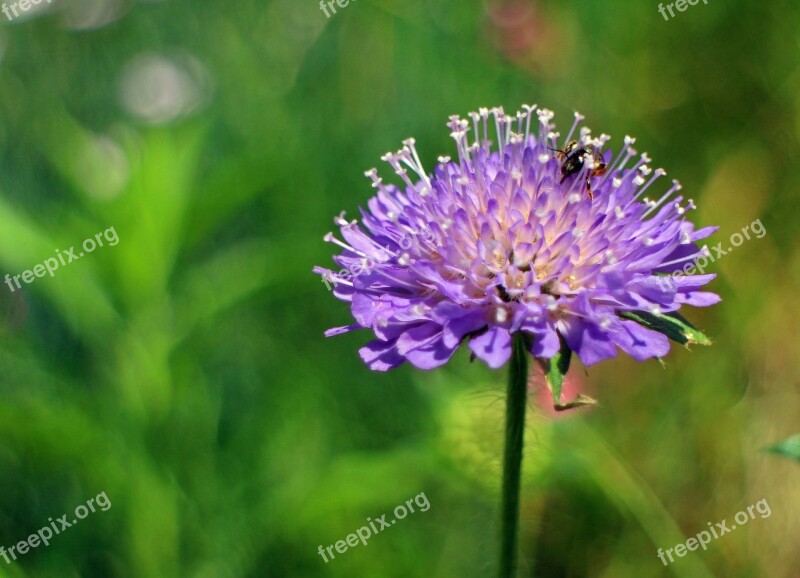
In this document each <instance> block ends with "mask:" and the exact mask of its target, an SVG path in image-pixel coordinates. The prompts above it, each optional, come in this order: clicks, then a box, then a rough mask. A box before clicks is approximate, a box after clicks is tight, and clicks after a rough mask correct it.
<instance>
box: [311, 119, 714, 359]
mask: <svg viewBox="0 0 800 578" xmlns="http://www.w3.org/2000/svg"><path fill="white" fill-rule="evenodd" d="M553 116H554V115H553V113H552V112H551V111H549V110H547V109H538V108H537V107H536V106H525V107H523V110H522V111H519V112H517V113H516V114H515V115H508V114H506V113H504V112H503V110H502V109H501V108H495V109H492V110H491V111H490V110H488V109H480V111H479V112H477V113H470V114H469V117H470V118H469V120H466V119H461V118H458V117H451V119H450V122H449V125H448V126H449V127H450V130H451V136H452V137H453V139H455V142H456V146H457V150H458V157H457V159H454V160H451V159H450V158H448V157H440V158H439V164H438V165H437V166H436V168H435V170H434V172H433V174H430V175H429V174H427V173H426V172H425V170H424V169H423V167H422V163H421V162H420V158H419V156H418V154H417V151H416V148H415V143H414V140H413V139H408V140H406V141H404V143H403V144H404V147H403V148H402V149H401V150H400V151H398V152H396V153H389V154H387V155H385V156H384V157H383V160H384V161H386V162H387V163H388V164H389V165H391V167H392V168H393V169H394V172H395V173H397V175H399V177H400V178H401V179H402V181H403V183H404V185H403V186H402V187H397V186H394V185H392V184H387V183H384V182H383V180H382V179H381V178H380V177H379V176H378V172H377V170H376V169H372V170H370V171H367V173H366V175H367V176H368V177H369V178H370V179H371V180H372V186H373V187H374V188H375V189H377V194H376V195H375V196H374V197H372V198H371V199H370V200H369V201H368V203H367V207H368V210H364V209H362V211H361V213H362V222H361V226H359V224H358V223H357V221H355V220H353V221H348V220H346V219H345V218H344V213H342V215H340V216H339V217H337V218H336V219H335V223H336V224H337V225H338V226H339V227H340V230H341V236H342V238H343V240H340V239H338V238H336V237H335V236H334V235H333V234H331V233H329V234H328V235H326V237H325V240H326V241H329V242H332V243H335V244H336V245H338V246H339V247H341V249H342V251H341V252H340V253H339V254H338V255H336V256H335V257H334V261H335V262H336V263H337V265H338V266H339V267H341V268H342V271H341V272H340V273H334V272H333V271H331V270H328V269H325V268H321V267H316V268H315V272H316V273H318V274H320V275H322V276H323V280H324V281H325V282H326V283H327V284H329V285H330V284H333V291H334V294H335V295H336V297H338V298H339V299H341V300H343V301H348V302H350V304H351V312H352V315H353V317H354V319H355V323H354V324H352V325H348V326H345V327H338V328H335V329H331V330H329V331H328V332H327V333H326V335H335V334H339V333H343V332H346V331H351V330H355V329H368V330H370V331H372V332H373V333H374V334H375V339H374V340H373V341H371V342H370V343H369V344H367V345H366V346H365V347H363V348H362V349H361V350H360V354H361V357H362V359H363V360H364V361H365V362H366V363H367V365H368V366H369V367H370V368H372V369H375V370H381V371H386V370H388V369H391V368H394V367H396V366H398V365H400V364H401V363H403V362H404V361H409V362H410V363H411V364H412V365H414V366H416V367H419V368H422V369H431V368H434V367H437V366H439V365H442V364H444V363H445V362H447V361H448V360H449V359H450V357H451V356H452V355H453V353H454V352H455V351H456V349H457V348H458V347H459V345H460V344H461V343H462V342H464V341H466V342H468V345H469V348H470V349H471V350H472V353H473V354H474V355H475V356H477V357H479V358H480V359H482V360H483V361H485V362H486V363H487V364H488V365H489V366H490V367H493V368H497V367H500V366H502V365H503V364H504V363H505V362H506V361H508V359H509V357H510V356H511V351H512V348H511V342H512V335H513V334H515V333H517V332H522V333H523V334H524V335H525V337H526V339H525V342H526V343H527V345H528V348H529V350H530V352H531V354H532V355H533V356H535V357H536V358H538V359H540V360H547V359H550V358H552V357H554V356H556V355H557V354H558V353H559V351H563V350H564V348H568V350H570V351H574V352H575V353H576V354H577V355H578V357H579V358H580V360H581V361H582V362H583V363H584V364H585V365H590V364H593V363H596V362H598V361H601V360H603V359H606V358H610V357H614V356H615V355H616V352H617V349H618V348H619V349H621V350H622V351H624V352H625V353H627V354H628V355H630V356H632V357H633V358H635V359H637V360H643V359H646V358H650V357H662V356H664V355H666V353H667V352H668V350H669V341H668V339H667V337H666V335H668V334H669V331H665V330H664V327H662V326H661V325H663V324H659V320H673V319H674V317H673V316H675V312H676V311H677V310H678V309H679V308H680V307H681V305H694V306H706V305H712V304H714V303H716V302H717V301H719V298H718V297H717V296H716V295H714V294H713V293H707V292H703V291H698V289H699V288H701V287H702V286H703V285H705V284H706V283H708V282H709V281H711V280H712V279H713V278H714V275H688V276H675V277H671V276H665V275H668V274H669V273H672V272H673V271H675V270H680V269H681V268H682V267H683V266H684V265H685V264H687V263H688V264H691V263H692V261H693V259H695V258H697V257H699V256H701V255H703V254H705V252H706V251H707V249H706V248H705V247H703V248H700V247H698V245H697V244H696V242H697V241H699V240H701V239H704V238H705V237H707V236H709V235H710V234H712V233H713V232H714V231H715V230H716V228H715V227H708V228H704V229H700V230H695V228H694V225H693V224H692V223H691V222H689V221H688V220H686V213H687V212H688V211H689V210H691V209H693V208H694V204H693V203H692V201H691V199H690V200H688V201H684V200H683V197H682V196H675V195H676V194H677V193H678V191H680V189H681V187H680V184H679V183H678V182H677V181H673V183H672V186H670V187H668V188H666V187H661V192H660V193H657V192H656V191H658V190H659V186H658V184H656V183H657V182H658V181H659V179H660V178H661V177H663V176H664V175H665V174H666V173H665V171H664V170H662V169H656V170H652V169H651V168H650V166H649V163H650V159H649V158H648V157H647V155H646V154H642V155H638V154H637V152H636V151H635V150H634V149H633V148H632V145H633V144H634V139H632V138H629V137H625V139H624V145H623V146H622V148H621V150H620V151H619V153H618V154H617V155H616V157H615V158H612V154H611V151H605V152H603V148H604V146H605V145H606V143H607V141H608V140H609V139H610V137H609V136H607V135H600V136H599V137H597V138H594V137H593V136H592V134H591V131H590V130H589V129H588V128H586V127H581V128H579V125H580V123H581V121H582V120H583V117H582V116H580V115H579V114H577V113H576V114H575V121H574V123H573V125H572V128H571V129H570V131H569V133H568V134H567V136H566V137H565V138H564V139H562V140H561V141H560V143H559V136H560V135H559V133H557V132H554V131H555V125H554V124H553V123H552V120H553ZM576 131H577V132H576ZM573 135H574V136H573ZM571 139H572V140H575V141H577V144H576V145H574V146H572V147H568V145H567V143H569V142H570V141H571ZM493 140H494V141H495V143H494V144H493V142H492V141H493ZM565 151H571V152H570V153H569V154H565ZM568 162H569V163H571V164H570V167H569V170H567V167H566V166H565V165H566V164H567V163H568ZM601 166H604V167H605V169H606V170H605V172H603V171H599V170H596V169H597V168H598V167H601ZM593 169H594V170H593ZM601 173H602V174H601ZM665 188H666V190H664V189H665ZM590 192H591V195H590V194H589V193H590ZM651 195H652V197H651ZM665 281H666V282H665ZM675 317H677V316H675ZM681 319H682V318H681Z"/></svg>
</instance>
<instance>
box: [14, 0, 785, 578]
mask: <svg viewBox="0 0 800 578" xmlns="http://www.w3.org/2000/svg"><path fill="white" fill-rule="evenodd" d="M24 16H25V17H24V18H23V17H20V18H19V19H16V20H14V21H13V22H8V21H7V20H6V19H5V17H3V16H0V22H2V24H0V264H2V266H3V271H2V274H3V275H5V274H6V273H9V274H11V275H12V276H13V275H16V274H19V273H22V272H23V271H24V270H26V269H30V268H32V267H33V266H34V265H35V264H37V263H41V262H42V261H43V260H44V259H46V258H48V257H52V256H53V255H54V254H55V250H56V249H62V250H63V249H64V248H66V247H69V246H73V245H75V246H77V245H79V244H80V243H81V242H82V241H83V239H85V238H87V237H93V236H94V235H95V234H96V233H97V232H101V231H103V230H105V229H107V228H108V227H111V226H113V227H115V230H116V231H117V233H118V234H119V238H120V242H119V244H118V245H116V246H114V247H108V246H107V247H104V248H102V249H98V250H97V251H96V252H95V253H93V254H92V255H91V256H87V257H84V258H82V259H81V260H79V261H77V262H75V263H72V264H70V265H69V266H67V267H64V268H62V269H60V270H58V271H57V272H56V274H55V277H53V278H50V277H49V276H47V277H44V278H42V279H36V280H35V282H34V283H32V284H30V285H26V286H24V287H23V289H22V290H18V291H15V292H13V293H12V292H11V291H8V290H6V287H5V285H4V286H3V288H2V290H0V310H1V311H2V313H3V316H2V320H1V321H0V336H1V337H2V339H0V368H1V369H0V393H2V395H0V481H1V484H0V487H2V488H3V492H2V493H0V545H3V546H5V547H6V548H8V547H9V546H11V545H14V544H16V543H17V542H18V541H20V540H22V539H25V538H26V537H27V536H28V535H29V534H31V533H34V532H36V530H38V529H39V528H41V527H42V526H45V525H47V524H48V518H50V517H52V518H53V519H55V518H57V517H59V516H61V515H62V514H63V513H65V512H67V513H69V512H73V511H74V509H75V507H76V506H78V505H79V504H81V503H85V502H86V501H87V500H88V499H89V498H91V497H92V496H96V495H97V494H99V493H100V492H103V491H105V492H106V494H107V495H108V497H109V499H110V501H111V503H112V507H111V509H109V510H108V511H105V512H104V511H98V512H96V513H94V514H90V515H89V517H87V518H86V519H85V520H82V521H80V522H79V523H78V524H77V525H76V526H75V527H72V528H70V529H69V530H67V531H65V532H64V533H63V534H60V535H58V536H56V537H55V538H54V539H53V540H52V542H51V544H50V545H49V546H48V547H46V548H45V547H42V546H40V547H38V548H37V549H34V550H32V551H31V552H29V553H27V554H25V555H24V556H22V557H20V558H19V559H18V560H16V561H12V563H11V564H6V563H5V562H4V561H0V577H5V576H8V577H14V578H16V577H31V578H34V577H35V578H39V577H58V578H64V577H67V578H68V577H72V576H75V577H77V576H83V577H94V576H96V577H104V578H107V577H136V578H151V577H153V578H154V577H164V576H170V577H172V576H181V577H184V576H185V577H193V578H224V577H256V576H258V577H262V576H269V577H271V576H275V577H283V576H292V577H295V576H296V577H316V576H320V577H322V576H332V577H338V576H341V577H352V576H364V577H369V578H382V577H386V578H389V577H408V576H414V577H429V576H441V577H455V576H459V577H463V576H491V575H492V574H493V564H494V561H495V557H496V542H495V535H496V522H497V510H496V508H497V476H498V468H499V462H498V459H499V457H498V456H500V455H501V448H500V431H501V427H502V426H501V424H502V395H503V394H502V391H503V383H504V381H505V379H504V376H503V375H502V374H501V373H493V372H490V371H488V370H486V369H485V368H484V367H482V366H480V365H479V364H477V363H476V364H470V363H469V362H468V356H467V355H462V354H460V355H458V356H457V357H456V358H455V359H454V360H453V361H452V362H451V363H450V364H449V365H448V366H447V367H446V368H443V369H441V370H439V371H437V372H434V373H423V372H419V371H415V370H412V369H409V368H402V369H399V370H397V371H395V372H392V373H389V374H374V373H370V372H369V371H368V370H367V369H366V368H365V367H364V366H363V364H362V363H361V362H360V361H359V359H358V356H357V353H356V350H357V348H358V347H359V345H360V344H361V343H363V342H364V341H365V340H366V339H367V337H366V336H365V335H345V336H341V337H337V338H335V339H329V340H325V339H324V338H322V332H323V330H324V329H326V328H328V327H331V326H336V325H342V324H344V323H347V322H348V312H347V310H346V307H345V305H344V304H341V303H338V302H336V301H335V300H334V299H333V298H332V296H331V295H330V294H329V293H328V292H327V291H326V290H325V287H324V285H322V284H321V283H320V282H319V279H318V278H317V277H315V276H313V275H311V273H310V270H311V267H312V266H313V265H314V264H320V263H322V264H328V263H329V262H330V261H329V259H330V255H331V253H332V250H331V247H330V246H326V245H325V244H324V243H322V241H321V237H322V235H323V234H324V233H325V232H326V231H327V230H328V229H329V228H331V220H330V219H331V217H332V216H333V215H334V214H338V213H339V212H340V211H341V210H342V209H346V210H347V211H348V212H349V213H350V214H351V215H353V214H357V207H358V206H363V205H364V204H365V202H366V199H367V198H368V196H369V195H370V194H371V191H372V189H371V188H370V187H369V184H368V181H367V180H366V179H364V177H363V171H364V170H366V169H368V168H370V167H372V166H375V165H376V164H377V163H378V158H379V157H380V155H381V154H382V153H383V152H385V151H387V150H395V149H396V148H397V147H398V146H399V143H400V141H401V140H402V139H404V138H406V137H408V136H411V135H413V136H415V137H416V138H417V143H418V147H419V149H420V151H421V154H422V155H423V160H424V161H426V163H427V165H428V166H432V164H433V162H434V160H435V158H436V157H437V156H438V155H440V154H452V146H451V142H450V140H449V138H448V131H447V129H446V128H445V122H446V119H447V116H448V115H450V114H455V113H458V114H464V113H466V112H467V111H469V110H474V109H476V108H477V107H479V106H494V105H503V106H505V107H506V109H507V110H515V109H516V107H517V106H518V105H519V104H521V103H529V102H537V103H539V104H540V105H543V106H547V107H549V108H553V109H554V110H556V112H557V114H558V116H557V118H556V120H557V121H558V119H559V118H560V119H561V121H562V124H563V122H565V119H568V118H569V117H570V115H571V112H572V110H573V109H577V110H580V111H581V112H582V113H584V114H586V115H587V118H588V119H589V122H590V123H591V126H592V128H594V129H595V131H596V132H598V133H599V132H607V133H609V134H611V135H613V140H612V141H611V145H613V146H615V147H619V144H620V143H621V142H622V137H623V135H625V134H632V135H635V136H637V137H638V144H637V146H638V147H640V150H647V151H648V152H649V153H650V155H651V156H652V157H653V158H654V159H655V162H656V163H658V165H661V166H664V167H665V168H667V169H668V170H669V172H670V175H671V176H672V177H674V178H679V179H680V180H681V181H682V183H683V184H684V192H685V193H687V196H688V197H693V198H694V199H695V200H696V202H697V204H698V206H699V211H697V212H696V213H695V214H694V219H695V220H696V221H697V222H699V223H702V224H703V225H708V224H719V225H721V230H720V232H719V233H718V234H717V235H716V237H715V238H714V239H715V240H714V241H713V242H718V241H721V240H726V239H727V238H728V237H729V235H730V234H732V233H735V232H737V231H739V230H740V229H741V228H742V227H744V226H746V225H747V224H749V223H751V222H752V221H753V220H755V219H758V218H760V219H761V220H762V222H763V223H764V225H765V227H766V230H767V235H766V236H765V237H764V238H762V239H753V240H750V241H748V242H747V243H745V244H744V245H743V246H742V247H740V248H738V249H736V251H734V252H732V253H731V254H730V255H728V256H726V257H725V258H724V259H722V260H720V261H719V262H717V263H715V264H714V265H713V268H714V269H713V270H714V272H716V273H718V274H719V277H718V279H717V280H716V281H715V282H714V285H713V287H714V290H716V291H717V292H718V293H720V294H721V295H723V297H724V299H725V300H724V302H723V303H722V304H721V305H719V306H717V307H714V308H713V309H712V310H709V311H704V310H703V311H699V310H697V311H690V312H689V313H688V314H687V317H689V318H690V319H691V320H692V321H693V322H694V323H695V324H696V325H697V326H698V327H700V328H701V329H703V330H704V331H705V332H706V333H707V334H708V335H710V336H711V337H712V338H713V340H714V343H715V345H714V346H713V347H711V348H698V349H697V350H696V351H693V352H689V351H686V350H685V349H684V348H681V347H674V348H673V351H672V352H671V354H670V355H669V357H668V358H667V360H666V362H667V363H666V367H661V366H660V365H659V364H658V363H656V362H652V363H646V364H637V363H635V362H633V361H631V360H629V359H625V358H620V359H618V360H614V361H611V362H605V363H603V364H602V365H600V366H597V367H593V368H592V369H591V371H590V372H587V371H585V370H584V369H583V368H582V367H580V366H579V364H578V363H577V362H575V363H574V367H573V369H572V372H573V377H572V379H574V380H575V385H574V386H575V387H577V388H578V390H580V391H586V392H589V393H591V394H592V397H595V398H597V399H598V400H599V401H600V403H601V405H600V407H598V408H596V409H592V410H590V411H586V412H583V413H582V412H573V413H572V414H570V415H567V416H566V417H563V416H562V417H561V418H560V419H557V418H555V417H554V416H552V415H550V413H548V412H547V411H545V410H543V409H538V408H539V407H542V408H543V407H546V402H545V403H541V404H540V403H539V402H538V401H537V400H539V399H540V395H541V394H542V391H541V389H542V386H541V383H540V381H539V380H535V381H534V383H533V385H532V388H533V391H534V393H535V395H532V398H531V410H530V419H529V426H528V432H527V442H528V444H527V448H526V461H525V468H526V470H525V475H524V495H523V512H522V519H523V539H522V544H521V548H522V559H523V563H524V568H523V570H522V572H521V574H522V575H525V576H547V577H598V578H599V577H604V578H605V577H608V578H610V577H614V578H620V577H622V578H624V577H628V576H630V577H636V578H648V577H656V576H678V577H685V578H697V577H705V576H725V577H731V576H733V577H737V578H750V577H752V578H760V577H764V576H770V577H784V576H785V577H790V576H791V577H794V576H796V573H797V568H798V567H800V553H798V550H797V548H796V547H794V546H796V544H797V543H798V541H800V529H799V527H798V513H799V512H800V491H799V490H800V469H798V465H797V463H795V462H793V461H792V460H785V459H780V458H778V457H776V456H774V455H770V454H768V453H766V452H762V451H760V449H761V448H763V447H765V446H766V445H768V444H771V443H774V441H775V440H780V439H785V438H787V437H789V436H790V435H792V434H795V433H797V431H798V428H797V424H798V417H800V404H799V403H798V402H799V401H800V395H798V394H799V393H800V379H798V362H797V359H798V357H799V355H798V354H799V353H800V334H798V332H797V330H796V327H795V322H796V319H797V318H798V313H800V312H799V311H798V308H799V306H798V302H797V299H796V287H797V286H798V284H800V245H798V243H797V242H796V240H797V226H798V216H797V213H796V211H795V210H796V208H797V191H798V190H800V171H797V170H795V168H796V167H795V164H796V159H797V158H798V154H799V153H800V147H798V139H799V138H800V69H798V66H797V57H798V49H799V48H800V28H799V27H798V24H800V6H798V4H797V3H794V2H789V1H788V0H777V1H776V2H769V3H765V2H761V3H754V2H746V1H745V0H729V1H727V2H724V3H722V2H711V3H709V4H708V5H704V4H703V3H700V4H698V5H697V6H693V7H690V9H689V10H687V11H686V12H684V13H678V14H677V16H676V17H675V18H674V19H672V20H670V21H669V22H665V21H664V20H663V19H662V18H661V16H660V15H659V13H658V11H657V3H656V2H633V1H629V0H610V1H608V2H580V3H574V4H569V3H565V2H555V1H550V0H537V1H536V2H534V1H533V0H531V1H528V2H526V1H520V2H516V3H512V2H506V3H504V4H500V3H496V2H493V1H489V0H487V2H477V1H475V0H466V1H460V2H456V1H455V0H433V1H430V2H424V1H422V0H404V1H401V0H357V1H355V0H351V2H350V5H349V6H347V7H346V8H340V9H339V10H338V13H337V14H335V15H333V16H332V17H331V18H326V17H325V16H324V14H323V13H322V11H321V10H320V9H319V6H318V4H317V3H316V2H315V1H314V0H303V1H298V0H267V1H260V2H257V1H255V0H240V1H239V2H234V3H219V2H217V3H212V2H203V1H194V2H189V1H188V0H176V1H171V2H152V1H148V2H145V1H144V0H142V1H139V2H133V1H132V0H74V1H71V0H57V1H56V2H53V3H52V4H49V5H48V4H46V3H41V4H40V5H38V6H37V7H36V11H35V12H34V11H31V12H30V13H26V14H25V15H24ZM569 387H570V385H569V383H568V384H567V389H568V388H569ZM543 399H545V400H546V398H543ZM420 492H425V494H426V495H427V497H428V499H429V500H430V504H431V508H430V510H429V511H427V512H425V513H422V512H418V513H416V514H414V515H412V516H409V517H408V518H407V519H405V520H404V521H403V522H402V523H401V524H398V525H396V526H393V527H392V528H391V530H390V531H388V532H386V533H383V534H379V535H377V536H375V537H374V538H373V539H372V540H371V541H370V542H369V544H368V545H367V546H359V547H356V548H353V549H352V550H351V551H348V552H347V553H345V554H342V555H339V556H337V558H336V559H335V560H332V561H330V562H329V563H327V564H326V563H324V562H323V561H322V559H321V558H320V556H319V555H318V553H317V547H318V545H320V544H322V545H323V546H327V545H329V544H333V543H334V542H336V541H337V540H340V539H343V538H345V537H346V535H347V534H349V533H351V532H354V531H355V530H356V529H357V528H359V527H360V526H362V525H364V523H365V520H366V518H367V517H372V518H376V517H378V516H380V515H381V514H383V513H387V512H391V510H392V509H393V508H394V507H395V506H396V505H397V504H400V503H403V502H404V501H405V500H406V499H408V498H409V497H410V496H415V495H417V494H419V493H420ZM760 499H766V500H767V501H768V502H769V504H770V505H772V508H773V513H772V516H771V517H769V518H766V519H756V520H754V521H752V522H751V523H750V524H748V525H747V526H745V527H743V528H739V529H737V530H736V531H735V532H733V533H731V534H729V535H726V536H725V537H724V538H722V539H720V540H717V541H714V542H712V543H711V544H710V546H709V548H708V550H707V551H698V552H693V553H690V554H689V555H687V556H686V557H685V558H682V559H679V560H678V561H677V562H676V563H674V564H672V565H670V566H669V567H666V568H665V567H664V566H663V565H662V563H661V562H660V561H659V559H658V558H657V556H656V551H657V549H658V548H665V549H666V548H671V547H673V546H674V545H675V544H677V543H678V542H682V541H685V539H686V537H689V536H693V535H694V534H696V533H697V532H698V531H700V530H702V529H704V528H705V527H706V524H707V522H714V521H718V520H722V519H725V518H732V517H733V516H734V514H735V513H736V512H737V511H739V510H742V509H744V508H745V507H746V506H748V505H750V504H753V503H755V502H757V501H758V500H760Z"/></svg>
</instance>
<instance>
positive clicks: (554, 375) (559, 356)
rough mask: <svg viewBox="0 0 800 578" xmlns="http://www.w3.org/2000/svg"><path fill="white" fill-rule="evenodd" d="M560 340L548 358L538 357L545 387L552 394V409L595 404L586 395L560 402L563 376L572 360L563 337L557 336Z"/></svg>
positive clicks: (566, 408) (570, 352) (561, 409)
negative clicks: (557, 346) (554, 351)
mask: <svg viewBox="0 0 800 578" xmlns="http://www.w3.org/2000/svg"><path fill="white" fill-rule="evenodd" d="M558 338H559V340H560V341H561V349H560V350H559V352H558V353H556V354H555V355H554V356H553V357H551V358H550V359H539V364H540V365H541V366H542V369H543V370H544V377H545V379H546V380H547V388H548V389H549V390H550V394H551V395H552V396H553V409H555V410H556V411H565V410H568V409H574V408H576V407H584V406H587V405H597V402H596V401H595V400H593V399H592V398H591V397H588V396H586V395H579V396H578V397H576V398H575V399H574V400H573V401H570V402H567V403H561V392H562V389H563V388H564V378H565V377H566V376H567V371H569V364H570V361H571V360H572V350H571V349H570V348H569V346H568V345H567V343H566V341H564V338H563V337H561V336H560V335H559V336H558Z"/></svg>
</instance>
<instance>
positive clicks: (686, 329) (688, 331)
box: [619, 311, 711, 345]
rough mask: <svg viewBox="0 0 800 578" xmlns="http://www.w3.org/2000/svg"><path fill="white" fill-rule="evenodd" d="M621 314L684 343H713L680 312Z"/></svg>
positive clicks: (625, 312)
mask: <svg viewBox="0 0 800 578" xmlns="http://www.w3.org/2000/svg"><path fill="white" fill-rule="evenodd" d="M619 316H620V317H622V318H623V319H630V320H631V321H636V322H637V323H639V324H641V325H643V326H645V327H647V328H648V329H652V330H653V331H658V332H659V333H663V334H664V335H666V336H667V337H669V338H670V339H672V340H673V341H677V342H678V343H680V344H682V345H693V344H695V343H697V344H699V345H711V340H710V339H709V338H708V337H706V335H705V334H703V332H702V331H700V330H699V329H697V328H696V327H695V326H694V325H692V324H691V323H689V322H688V321H687V320H686V319H685V318H684V317H683V316H681V315H680V313H649V312H647V311H622V312H620V313H619Z"/></svg>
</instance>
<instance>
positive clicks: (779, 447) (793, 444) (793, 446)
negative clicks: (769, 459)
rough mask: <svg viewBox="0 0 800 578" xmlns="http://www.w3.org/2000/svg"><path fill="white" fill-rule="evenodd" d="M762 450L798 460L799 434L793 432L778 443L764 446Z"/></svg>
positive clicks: (799, 453) (799, 449)
mask: <svg viewBox="0 0 800 578" xmlns="http://www.w3.org/2000/svg"><path fill="white" fill-rule="evenodd" d="M764 451H766V452H770V453H772V454H778V455H779V456H783V457H785V458H789V459H791V460H795V461H796V462H800V434H795V435H793V436H791V437H788V438H786V439H785V440H783V441H782V442H780V443H778V444H775V445H773V446H769V447H766V448H764Z"/></svg>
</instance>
